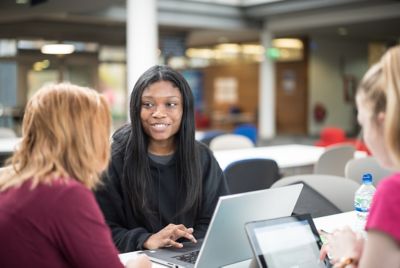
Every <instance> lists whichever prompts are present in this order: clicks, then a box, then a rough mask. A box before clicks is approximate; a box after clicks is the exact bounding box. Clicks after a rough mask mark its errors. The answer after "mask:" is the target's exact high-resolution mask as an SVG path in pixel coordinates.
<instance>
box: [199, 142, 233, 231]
mask: <svg viewBox="0 0 400 268" xmlns="http://www.w3.org/2000/svg"><path fill="white" fill-rule="evenodd" d="M201 157H202V158H204V157H205V158H206V161H204V162H203V164H202V172H203V200H202V205H201V210H200V212H199V214H198V216H197V219H196V222H195V226H194V236H195V237H196V238H202V237H204V236H205V234H206V232H207V228H208V226H209V224H210V221H211V217H212V215H213V213H214V209H215V207H216V206H217V203H218V199H219V197H220V196H223V195H227V194H229V191H228V186H227V183H226V180H225V176H224V173H223V172H222V169H221V168H220V166H219V164H218V162H217V160H216V159H215V157H214V155H213V154H212V153H211V151H210V150H209V149H208V148H207V149H204V148H203V150H202V156H201Z"/></svg>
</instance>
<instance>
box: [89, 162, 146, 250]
mask: <svg viewBox="0 0 400 268" xmlns="http://www.w3.org/2000/svg"><path fill="white" fill-rule="evenodd" d="M116 165H118V166H119V165H121V166H120V168H119V169H118V168H117V167H116ZM117 170H120V171H121V173H122V163H115V162H114V161H112V162H111V164H110V166H109V168H108V170H107V172H106V174H105V175H104V177H105V178H104V180H103V182H104V184H103V185H102V186H101V187H99V189H98V190H97V191H96V193H95V194H96V199H97V202H98V204H99V206H100V208H101V210H102V212H103V214H104V217H105V219H106V223H107V225H108V226H109V227H110V229H111V232H112V237H113V241H114V243H115V245H116V247H117V248H118V250H119V251H120V252H121V253H124V252H129V251H135V250H141V249H143V243H144V241H146V240H147V238H148V237H149V236H150V235H151V233H149V232H148V231H147V230H146V229H145V228H143V227H142V226H140V225H139V224H138V222H137V220H136V219H135V217H134V216H133V211H128V210H129V209H131V210H132V208H131V205H130V204H129V203H128V202H127V201H126V200H124V198H123V194H122V191H121V185H120V175H119V174H120V173H118V172H117ZM128 214H129V215H128Z"/></svg>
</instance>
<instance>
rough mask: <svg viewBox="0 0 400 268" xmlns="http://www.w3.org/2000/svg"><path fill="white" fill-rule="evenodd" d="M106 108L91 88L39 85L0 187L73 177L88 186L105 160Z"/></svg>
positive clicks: (105, 162) (107, 155)
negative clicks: (19, 140)
mask: <svg viewBox="0 0 400 268" xmlns="http://www.w3.org/2000/svg"><path fill="white" fill-rule="evenodd" d="M110 124H111V119H110V113H109V108H108V105H107V103H106V101H105V99H104V98H103V97H102V96H100V95H99V94H98V93H97V92H96V91H94V90H93V89H89V88H83V87H79V86H75V85H71V84H57V85H51V86H45V87H43V88H41V89H40V90H39V91H38V92H37V93H36V94H35V95H34V96H33V97H32V98H31V99H30V101H29V102H28V104H27V106H26V109H25V115H24V119H23V123H22V141H21V144H20V145H19V147H18V148H17V150H16V151H15V153H14V155H13V156H12V158H11V159H9V161H8V163H9V165H10V166H9V167H8V168H6V169H5V171H4V172H3V173H2V174H1V176H0V191H4V190H5V189H8V188H10V187H17V186H19V185H21V184H22V183H23V182H25V181H27V180H31V181H32V188H33V187H36V185H37V184H39V183H50V182H51V181H53V180H54V179H57V178H63V179H64V180H67V179H68V178H73V179H76V180H77V181H79V182H81V183H82V184H84V185H85V186H86V187H88V188H89V189H93V188H94V187H95V186H96V184H97V183H98V182H99V172H100V171H101V170H102V169H103V168H105V167H106V165H107V163H108V160H109V134H110V133H109V132H110Z"/></svg>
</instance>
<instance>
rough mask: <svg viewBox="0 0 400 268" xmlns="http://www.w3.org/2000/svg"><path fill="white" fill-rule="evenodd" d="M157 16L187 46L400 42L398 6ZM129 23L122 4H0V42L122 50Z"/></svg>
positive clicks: (299, 1)
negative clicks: (272, 40) (307, 39)
mask: <svg viewBox="0 0 400 268" xmlns="http://www.w3.org/2000/svg"><path fill="white" fill-rule="evenodd" d="M17 1H28V3H27V4H16V2H17ZM228 2H229V3H228ZM157 9H158V21H159V29H160V33H161V34H164V35H171V34H172V35H173V34H179V35H184V36H185V37H187V44H188V45H189V46H202V45H209V44H216V43H221V42H249V41H258V40H259V38H260V32H261V30H262V28H263V27H267V28H269V29H271V31H272V32H273V34H275V35H276V36H285V35H286V36H287V35H318V36H329V37H335V38H336V37H338V36H339V37H340V38H353V39H363V40H382V41H388V42H396V41H398V40H399V39H400V27H399V26H400V1H398V0H284V1H278V2H276V1H273V2H271V1H267V0H247V1H246V0H236V1H235V0H229V1H228V0H219V1H218V0H214V1H213V0H158V1H157ZM125 23H126V9H125V1H124V0H68V1H63V0H1V1H0V38H18V39H48V40H75V41H90V42H98V43H100V44H108V45H124V44H125ZM339 28H345V29H346V31H347V35H345V36H343V35H339V33H338V29H339Z"/></svg>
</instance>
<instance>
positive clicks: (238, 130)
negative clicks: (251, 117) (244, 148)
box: [233, 124, 257, 144]
mask: <svg viewBox="0 0 400 268" xmlns="http://www.w3.org/2000/svg"><path fill="white" fill-rule="evenodd" d="M233 133H234V134H239V135H243V136H246V137H248V138H249V139H251V140H252V141H253V143H254V144H257V127H256V126H255V125H253V124H241V125H238V126H237V127H235V128H234V130H233Z"/></svg>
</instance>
